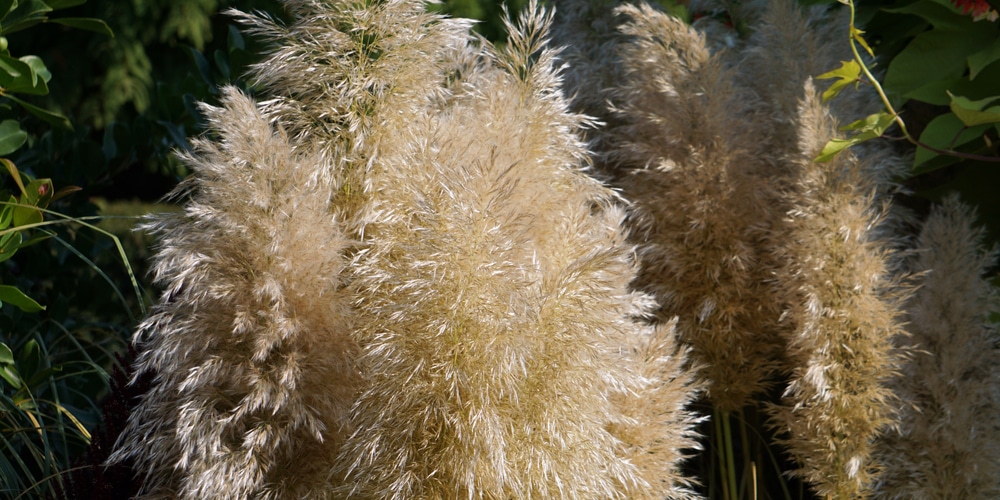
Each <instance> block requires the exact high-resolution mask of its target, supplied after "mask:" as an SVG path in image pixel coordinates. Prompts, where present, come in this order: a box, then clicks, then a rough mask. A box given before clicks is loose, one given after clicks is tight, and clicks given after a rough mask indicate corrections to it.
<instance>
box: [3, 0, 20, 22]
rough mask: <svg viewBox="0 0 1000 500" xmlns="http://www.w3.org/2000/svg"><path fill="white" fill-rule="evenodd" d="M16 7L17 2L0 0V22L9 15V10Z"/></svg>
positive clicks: (15, 0)
mask: <svg viewBox="0 0 1000 500" xmlns="http://www.w3.org/2000/svg"><path fill="white" fill-rule="evenodd" d="M16 6H17V0H0V21H3V20H4V18H6V17H7V14H10V11H11V9H13V8H14V7H16Z"/></svg>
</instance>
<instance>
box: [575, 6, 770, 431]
mask: <svg viewBox="0 0 1000 500" xmlns="http://www.w3.org/2000/svg"><path fill="white" fill-rule="evenodd" d="M566 3H567V7H568V9H567V10H568V12H567V14H566V19H565V20H564V21H563V24H564V25H565V26H566V28H564V29H563V30H562V32H566V31H570V28H571V27H572V26H578V25H586V24H587V23H586V22H584V21H582V20H580V19H577V17H580V16H583V15H586V14H587V13H588V12H590V13H591V14H593V13H594V12H592V11H589V10H587V9H583V8H581V7H580V6H578V5H577V2H566ZM597 12H598V13H599V11H597ZM616 14H617V15H618V16H619V17H618V19H619V20H618V21H615V23H617V24H618V30H619V32H618V33H617V34H615V37H614V38H612V40H614V42H613V43H612V42H609V41H608V38H607V36H609V35H606V34H605V35H604V36H601V37H596V36H595V37H591V38H584V39H582V40H580V41H582V42H584V44H585V45H584V46H583V47H578V48H576V49H575V51H574V52H573V53H572V54H571V55H572V58H571V59H570V62H571V63H573V62H575V61H581V62H582V63H583V66H584V68H585V69H584V70H578V73H580V74H596V73H600V72H601V70H600V69H598V68H603V70H604V71H607V72H612V73H615V74H616V77H614V78H611V79H610V80H612V81H611V83H610V84H613V86H612V87H610V88H608V89H604V90H602V91H601V92H599V93H598V95H603V96H607V97H608V98H609V99H610V106H611V107H610V109H609V110H607V111H605V113H604V114H605V115H608V116H610V119H609V121H608V124H607V126H606V127H605V128H604V129H602V130H600V131H598V132H595V133H594V135H595V136H596V137H595V143H596V144H597V145H598V147H599V148H602V149H601V150H599V152H598V154H599V158H600V161H601V162H602V167H603V168H602V169H601V170H602V171H604V172H606V173H607V175H608V176H609V177H611V179H612V181H611V182H612V183H613V185H615V186H616V187H618V188H620V189H621V191H622V194H623V196H624V197H625V198H627V199H628V200H629V201H630V202H632V204H633V214H632V215H631V217H630V218H631V221H630V225H631V239H632V241H634V242H635V243H636V244H637V245H639V248H640V259H641V266H642V267H641V270H640V274H639V276H638V279H637V280H636V282H635V283H634V286H636V287H637V288H639V289H642V290H645V291H648V292H650V293H652V294H653V295H654V296H655V297H656V299H657V301H658V302H661V304H662V306H661V309H660V310H659V312H658V318H659V320H660V321H667V320H669V319H670V318H672V317H674V316H677V317H678V322H677V331H678V335H679V338H680V339H681V340H682V342H683V343H684V344H685V345H689V346H691V348H692V352H691V359H692V362H693V364H694V365H697V366H701V367H702V369H701V371H700V377H702V378H703V380H704V381H705V383H706V384H707V394H708V397H709V398H710V399H711V401H712V403H713V404H715V405H716V406H717V407H718V408H720V409H722V410H723V411H727V412H728V411H736V410H739V409H740V408H742V407H743V406H745V405H747V404H752V402H753V396H754V395H755V394H757V393H759V392H761V391H762V390H763V389H764V388H765V387H767V386H768V385H769V384H770V382H771V378H772V375H773V373H774V371H775V369H776V366H777V362H776V359H777V357H778V354H777V353H778V352H780V347H781V346H780V336H779V332H778V324H777V323H778V319H779V317H780V315H781V305H782V302H781V300H780V297H778V296H777V295H776V292H777V291H776V289H775V287H774V285H773V282H771V281H770V280H769V279H768V278H769V276H770V275H771V274H772V273H773V267H774V265H775V263H773V262H768V259H769V256H770V255H771V253H770V252H768V251H767V249H766V248H765V247H764V246H763V245H764V243H765V241H766V235H767V233H768V231H769V230H771V229H772V227H771V226H772V225H773V224H777V223H780V221H781V218H782V217H781V212H780V211H779V210H776V207H777V205H776V204H774V203H772V202H773V201H774V194H775V193H774V190H773V189H771V188H770V187H769V186H768V184H767V182H764V180H763V179H762V178H761V177H758V176H756V175H755V172H756V171H757V170H759V166H758V165H757V162H756V160H755V158H756V157H757V156H758V154H757V150H756V145H755V144H756V142H757V141H756V139H755V138H754V137H753V136H752V135H751V134H752V132H753V131H752V130H751V128H750V127H749V126H748V125H747V124H748V123H750V122H752V119H751V117H750V116H749V115H748V114H747V113H748V110H749V108H750V103H751V100H752V98H751V96H749V95H748V94H745V93H744V92H742V91H741V89H739V88H737V87H735V86H734V85H732V81H733V78H734V75H733V74H732V73H731V72H730V71H729V70H727V69H726V68H725V67H724V65H723V59H722V57H721V56H720V55H718V54H716V55H713V54H711V53H710V50H709V48H708V47H707V46H706V44H705V40H704V38H703V37H702V36H701V35H699V34H698V33H697V32H696V31H695V30H694V29H692V28H691V27H690V26H687V25H686V24H684V22H683V21H681V20H679V19H676V18H673V17H670V16H668V15H667V14H664V13H663V12H660V11H658V10H655V9H654V8H652V7H649V6H646V5H639V6H622V7H619V8H618V9H617V11H616ZM574 16H575V17H574ZM594 22H600V23H602V25H603V23H604V21H594ZM575 40H576V39H574V38H568V39H567V40H566V41H567V42H571V41H575ZM561 41H562V40H561ZM587 43H589V44H591V46H586V44H587ZM605 47H610V48H611V49H613V53H614V54H615V56H616V58H614V59H612V58H610V57H598V56H597V54H599V53H600V52H601V50H604V49H605ZM606 79H608V78H606ZM568 83H570V84H573V83H575V81H573V80H571V81H570V82H568ZM569 92H570V93H571V94H577V95H582V96H591V97H587V98H586V99H582V98H579V99H577V103H578V104H579V105H581V106H582V107H583V108H584V109H586V108H588V107H594V102H595V101H596V98H595V97H593V96H592V95H593V91H592V90H588V89H587V88H586V86H585V85H582V86H581V87H580V88H570V89H569Z"/></svg>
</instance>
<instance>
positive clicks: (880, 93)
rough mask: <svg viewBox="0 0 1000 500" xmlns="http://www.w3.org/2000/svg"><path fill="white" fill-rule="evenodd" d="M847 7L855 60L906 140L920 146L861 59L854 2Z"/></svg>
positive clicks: (849, 1) (848, 3)
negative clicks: (856, 39)
mask: <svg viewBox="0 0 1000 500" xmlns="http://www.w3.org/2000/svg"><path fill="white" fill-rule="evenodd" d="M847 6H848V7H850V10H851V35H850V45H851V52H852V53H853V54H854V60H855V61H857V63H858V65H859V66H861V71H864V73H865V76H866V77H868V81H869V82H871V84H872V86H873V87H875V91H876V92H878V96H879V98H880V99H882V104H883V105H885V109H888V110H889V113H890V114H891V115H892V117H893V119H894V120H895V121H896V124H897V125H899V129H900V130H901V131H902V132H903V135H904V136H905V137H906V140H908V141H910V142H911V143H913V144H915V145H919V142H920V141H918V140H916V139H914V138H913V136H912V135H910V132H909V131H908V130H906V124H905V123H903V119H902V118H900V117H899V113H897V112H896V108H893V107H892V103H890V102H889V97H888V96H887V95H885V91H884V90H883V89H882V85H879V83H878V80H877V79H876V78H875V75H872V72H871V71H869V70H868V66H867V65H866V64H865V61H864V60H863V59H861V53H859V52H858V46H857V45H855V42H854V31H855V30H856V29H857V28H855V27H854V0H847Z"/></svg>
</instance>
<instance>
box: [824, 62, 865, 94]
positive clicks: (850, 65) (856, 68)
mask: <svg viewBox="0 0 1000 500" xmlns="http://www.w3.org/2000/svg"><path fill="white" fill-rule="evenodd" d="M833 78H836V81H835V82H833V83H831V84H830V87H829V88H827V89H826V90H825V91H823V102H827V101H829V100H830V99H833V98H834V97H837V94H839V93H840V91H841V90H844V89H845V88H846V87H847V86H848V85H851V84H855V85H857V83H858V82H859V81H861V65H859V64H858V63H857V61H854V60H851V61H840V67H839V68H837V69H835V70H832V71H827V72H826V73H823V74H822V75H819V76H817V77H816V79H818V80H829V79H833Z"/></svg>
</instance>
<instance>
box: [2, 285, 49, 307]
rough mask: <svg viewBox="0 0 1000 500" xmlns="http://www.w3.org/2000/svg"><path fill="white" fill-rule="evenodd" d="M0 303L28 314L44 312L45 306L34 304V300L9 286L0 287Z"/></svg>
mask: <svg viewBox="0 0 1000 500" xmlns="http://www.w3.org/2000/svg"><path fill="white" fill-rule="evenodd" d="M0 302H2V303H7V304H10V305H12V306H14V307H17V308H18V309H20V310H22V311H24V312H28V313H33V312H38V311H43V310H45V306H43V305H41V304H39V303H38V302H35V299H32V298H31V297H28V296H27V295H25V294H24V292H22V291H20V290H18V289H17V288H16V287H13V286H9V285H0Z"/></svg>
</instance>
